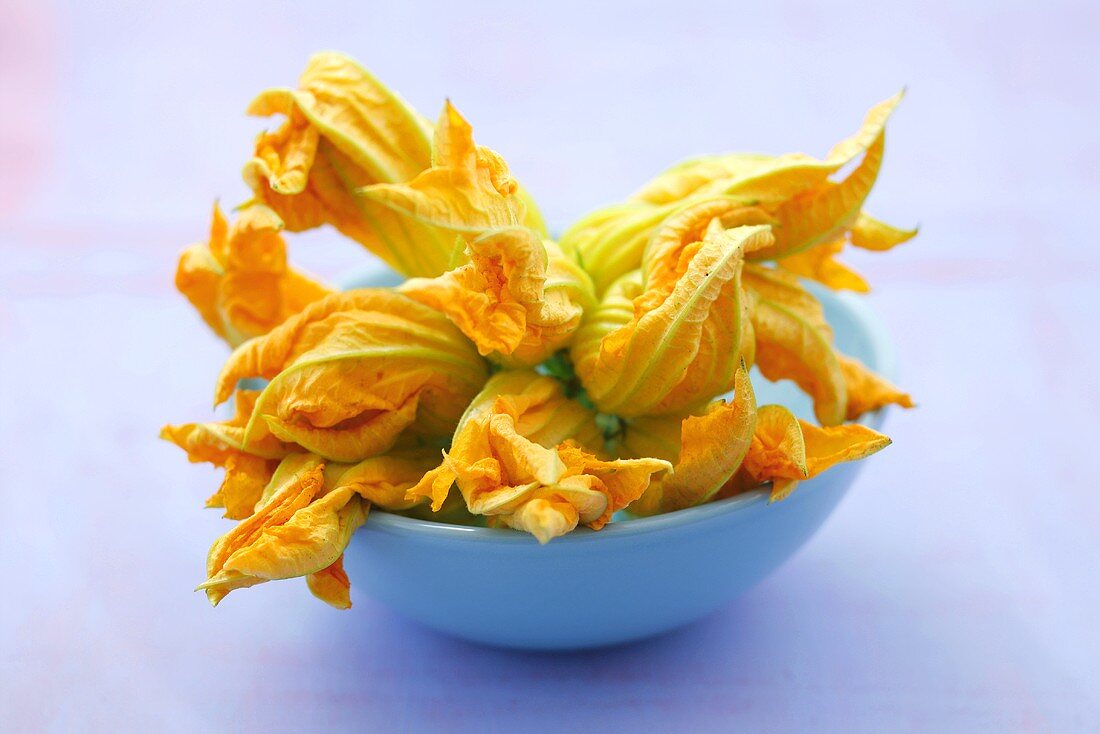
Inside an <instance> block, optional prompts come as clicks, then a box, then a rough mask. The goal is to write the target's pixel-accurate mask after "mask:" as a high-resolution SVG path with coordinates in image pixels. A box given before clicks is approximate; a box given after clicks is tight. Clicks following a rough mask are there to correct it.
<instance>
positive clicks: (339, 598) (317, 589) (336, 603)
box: [306, 555, 351, 609]
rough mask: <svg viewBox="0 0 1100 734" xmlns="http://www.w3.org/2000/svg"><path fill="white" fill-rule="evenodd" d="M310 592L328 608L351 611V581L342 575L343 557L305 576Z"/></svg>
mask: <svg viewBox="0 0 1100 734" xmlns="http://www.w3.org/2000/svg"><path fill="white" fill-rule="evenodd" d="M306 583H307V584H308V585H309V590H310V592H311V593H312V594H313V595H314V596H315V597H317V598H318V599H320V600H321V601H323V602H325V603H326V604H328V605H329V606H332V607H335V608H337V609H351V581H349V580H348V575H347V574H346V573H344V556H343V555H341V556H340V557H339V558H337V559H336V560H335V561H334V562H333V563H332V564H330V565H329V566H326V567H325V568H323V569H321V570H320V571H318V572H316V573H311V574H309V575H308V576H306Z"/></svg>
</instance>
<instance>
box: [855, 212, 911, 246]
mask: <svg viewBox="0 0 1100 734" xmlns="http://www.w3.org/2000/svg"><path fill="white" fill-rule="evenodd" d="M916 236H917V229H916V228H914V229H898V228H897V227H892V226H890V225H889V224H886V223H885V222H880V221H878V220H877V219H875V218H874V217H872V216H870V215H868V214H866V213H864V212H860V214H859V217H858V218H857V219H856V223H855V224H854V225H852V233H851V237H852V244H853V245H855V246H856V247H861V248H863V249H864V250H873V251H875V252H885V251H886V250H892V249H893V248H895V247H897V246H898V245H900V244H902V243H905V242H908V241H909V240H911V239H913V238H914V237H916Z"/></svg>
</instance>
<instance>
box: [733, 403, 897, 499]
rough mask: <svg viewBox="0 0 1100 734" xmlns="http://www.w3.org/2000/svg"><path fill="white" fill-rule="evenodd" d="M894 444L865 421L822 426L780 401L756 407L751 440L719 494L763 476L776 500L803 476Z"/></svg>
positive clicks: (739, 489) (754, 484)
mask: <svg viewBox="0 0 1100 734" xmlns="http://www.w3.org/2000/svg"><path fill="white" fill-rule="evenodd" d="M889 445H890V439H889V438H887V437H886V436H884V435H882V434H881V433H878V432H877V431H874V430H872V429H870V428H867V427H866V426H861V425H857V424H854V423H846V424H844V425H840V426H829V427H824V428H822V427H819V426H815V425H813V424H812V423H808V422H806V421H803V420H799V419H797V418H795V416H794V414H793V413H791V412H790V411H789V410H787V409H786V408H784V407H782V406H780V405H765V406H762V407H761V408H760V409H759V411H758V412H757V420H756V430H755V432H754V433H753V438H752V443H751V445H750V446H749V450H748V453H747V454H746V455H745V459H744V461H743V462H742V463H741V468H740V469H738V471H737V473H736V474H735V475H734V477H733V479H731V480H730V481H729V482H728V483H727V485H726V486H725V487H723V489H722V491H721V492H720V493H719V496H722V497H725V496H730V495H732V494H736V493H737V492H742V491H745V490H747V489H752V488H755V487H757V486H759V485H760V484H763V483H764V482H769V481H770V482H773V488H772V495H771V499H772V501H773V502H775V501H778V500H781V499H785V498H786V497H787V496H789V495H790V493H791V492H793V491H794V490H795V488H796V487H797V486H798V482H799V481H801V480H803V479H811V478H813V477H816V476H818V475H819V474H821V473H822V472H824V471H825V470H826V469H829V468H830V467H832V466H835V465H836V464H838V463H840V462H844V461H856V460H859V459H862V458H865V457H867V456H870V455H871V454H874V453H876V452H878V451H880V450H882V449H884V448H885V447H887V446H889Z"/></svg>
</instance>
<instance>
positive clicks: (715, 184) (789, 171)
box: [631, 92, 904, 205]
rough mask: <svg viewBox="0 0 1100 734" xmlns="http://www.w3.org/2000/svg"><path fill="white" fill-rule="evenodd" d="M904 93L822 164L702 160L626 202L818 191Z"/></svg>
mask: <svg viewBox="0 0 1100 734" xmlns="http://www.w3.org/2000/svg"><path fill="white" fill-rule="evenodd" d="M903 94H904V93H903V92H901V93H898V94H896V95H894V96H893V97H891V98H890V99H888V100H886V101H884V102H882V103H880V104H878V105H875V107H873V108H872V109H871V111H870V112H868V113H867V116H866V118H865V119H864V121H863V124H862V125H861V126H860V129H859V130H858V131H857V132H856V133H855V134H854V135H852V136H851V137H849V138H846V139H844V140H842V141H841V142H840V143H838V144H837V145H835V146H834V147H833V149H832V150H831V151H830V152H829V155H828V156H827V157H826V158H825V160H821V161H819V160H817V159H815V158H813V157H811V156H808V155H805V154H803V153H788V154H785V155H781V156H769V155H760V154H757V153H731V154H727V155H717V156H703V157H700V158H694V159H691V160H687V161H684V162H682V163H679V164H677V165H675V166H673V167H672V168H670V169H668V170H667V171H665V172H664V173H662V174H661V175H659V176H657V178H655V179H653V180H652V181H650V182H649V183H648V184H646V185H645V186H644V187H642V189H641V190H640V191H638V192H637V193H636V194H635V195H634V196H633V197H631V198H632V199H633V200H635V201H644V202H648V203H651V204H668V203H672V202H676V201H681V200H683V199H686V198H688V197H691V196H696V197H698V196H714V195H718V194H724V195H726V196H737V197H740V198H742V199H744V200H753V201H756V202H757V203H759V204H765V205H766V204H776V203H780V202H783V201H786V200H787V199H790V198H791V197H793V196H796V195H797V194H801V193H804V192H807V191H810V190H813V189H817V188H819V187H821V186H822V185H823V184H825V183H826V181H827V180H828V177H829V175H831V174H833V173H835V172H836V171H838V170H840V169H841V168H843V167H844V166H845V165H847V164H848V163H850V162H852V161H853V160H855V159H856V158H857V157H858V156H860V155H862V154H863V153H864V152H865V151H866V150H867V149H868V148H869V147H871V145H873V144H874V142H875V139H876V138H877V137H878V136H879V135H880V134H881V132H882V130H883V128H884V127H885V126H886V121H887V120H888V119H889V117H890V114H891V113H892V112H893V111H894V108H895V107H897V105H898V103H899V102H900V101H901V98H902V96H903Z"/></svg>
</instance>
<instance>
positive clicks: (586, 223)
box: [562, 93, 915, 293]
mask: <svg viewBox="0 0 1100 734" xmlns="http://www.w3.org/2000/svg"><path fill="white" fill-rule="evenodd" d="M901 97H902V93H899V94H897V95H894V96H893V97H891V98H890V99H888V100H886V101H884V102H882V103H880V104H878V105H876V106H875V107H873V108H872V109H871V111H870V112H869V113H868V114H867V117H866V118H865V119H864V122H863V125H862V126H861V127H860V129H859V131H858V132H857V133H856V134H855V135H853V136H851V137H850V138H847V139H845V140H843V141H841V142H840V143H839V144H837V145H836V146H835V147H834V148H833V150H832V151H830V153H829V155H828V156H827V157H826V158H825V159H824V160H816V159H814V158H812V157H811V156H807V155H804V154H801V153H794V154H787V155H781V156H778V157H773V156H766V155H758V154H752V153H733V154H728V155H719V156H707V157H702V158H696V159H693V160H689V161H685V162H683V163H680V164H678V165H676V166H674V167H672V168H671V169H669V170H667V171H665V172H664V173H662V174H660V175H659V176H657V178H655V179H654V180H652V181H650V182H649V183H648V184H646V185H645V186H643V187H642V189H641V190H640V191H638V192H637V193H636V194H634V196H632V197H631V198H630V199H629V200H627V201H626V202H624V203H621V204H616V205H613V206H610V207H607V208H605V209H602V210H599V211H596V212H594V213H593V214H590V215H589V216H587V217H585V218H583V219H582V220H580V221H579V222H577V224H575V225H574V226H573V227H571V228H570V229H569V230H567V231H566V233H565V235H563V237H562V246H563V248H565V249H575V250H576V251H577V252H578V253H579V256H580V258H581V262H582V263H584V265H585V267H586V268H587V269H588V271H589V273H590V274H591V275H592V279H593V282H594V283H595V285H596V290H597V292H598V293H603V292H604V291H605V290H606V289H607V288H609V287H610V286H611V284H612V283H614V282H615V280H616V279H618V278H619V277H621V276H622V275H624V274H626V273H628V272H630V271H631V270H633V269H635V268H637V267H639V266H640V264H641V260H642V257H643V254H644V252H645V249H646V246H647V244H648V243H649V241H650V238H651V237H652V236H653V234H654V232H655V231H656V230H657V228H658V227H660V226H661V224H662V222H664V221H665V220H666V219H667V218H669V217H671V216H674V215H676V214H677V213H679V212H680V211H681V210H682V209H683V208H684V207H686V206H691V205H692V204H694V203H697V202H699V201H702V200H707V199H714V198H716V197H722V198H726V199H728V200H729V201H730V202H732V203H734V204H735V206H736V208H740V209H755V210H760V211H762V212H764V213H765V214H766V215H767V216H768V218H769V219H770V220H771V223H772V224H773V225H774V235H775V239H774V241H773V243H772V244H771V245H769V246H768V247H765V248H761V249H759V250H758V251H757V252H755V253H752V254H751V255H748V254H747V255H746V257H747V258H748V259H750V260H775V259H786V258H791V259H790V260H787V264H789V265H790V267H791V269H792V270H793V271H796V272H799V273H800V274H803V275H807V276H808V277H815V278H820V279H822V281H823V282H825V283H826V285H830V286H834V285H835V286H837V287H845V288H854V289H863V288H865V285H866V284H865V283H864V282H863V280H862V278H860V277H859V276H858V275H856V274H854V273H852V272H851V271H849V270H847V268H844V270H843V271H840V268H842V267H843V266H840V265H839V263H835V261H831V257H832V255H835V254H836V252H837V251H839V249H840V247H842V246H843V242H844V239H845V237H847V236H849V235H851V236H853V237H855V235H854V234H852V232H851V230H852V228H853V227H854V226H855V225H856V224H857V222H858V221H859V219H860V215H861V211H860V210H861V208H862V206H863V202H864V201H865V200H866V198H867V195H868V194H869V193H870V190H871V187H872V186H873V185H874V183H875V179H876V178H877V176H878V171H879V168H880V166H881V163H882V153H883V146H884V135H885V132H884V131H885V125H886V121H887V119H888V118H889V117H890V114H891V113H892V112H893V110H894V108H895V107H896V106H897V104H898V102H900V101H901ZM861 156H862V160H860V162H859V163H858V165H856V166H855V167H854V168H852V170H851V171H850V172H849V173H848V174H847V175H846V176H845V178H844V179H843V180H841V181H837V182H834V181H832V180H831V179H830V177H831V176H833V175H835V174H837V173H839V172H840V171H841V170H842V169H845V168H847V167H848V166H849V164H852V163H854V162H855V161H856V160H857V159H860V157H861ZM889 229H890V230H892V231H893V232H894V233H900V234H903V235H905V234H907V235H908V237H911V236H912V235H913V234H915V231H913V232H911V233H909V232H906V231H905V230H896V229H894V228H889ZM908 237H905V238H904V239H907V238H908ZM904 239H901V240H899V241H895V242H894V244H898V243H899V242H900V241H904ZM854 243H855V242H854V240H853V244H854ZM818 246H821V247H823V248H824V250H825V251H824V252H821V253H815V254H814V255H813V256H811V255H804V256H801V257H795V256H796V255H798V254H799V253H802V252H803V251H806V250H809V249H810V248H815V247H818ZM868 249H876V248H874V247H872V248H868ZM824 261H831V262H832V263H833V264H829V263H826V262H824ZM782 264H783V261H782V260H781V265H782Z"/></svg>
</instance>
